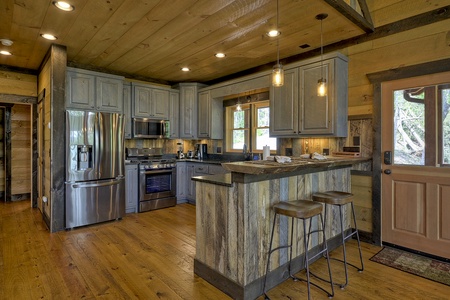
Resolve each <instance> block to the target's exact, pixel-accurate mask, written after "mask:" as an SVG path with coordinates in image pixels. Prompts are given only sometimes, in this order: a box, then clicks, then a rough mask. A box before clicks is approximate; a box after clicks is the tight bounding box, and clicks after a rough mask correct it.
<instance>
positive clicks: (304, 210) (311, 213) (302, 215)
mask: <svg viewBox="0 0 450 300" xmlns="http://www.w3.org/2000/svg"><path fill="white" fill-rule="evenodd" d="M272 208H273V210H274V212H275V217H274V219H273V226H272V235H271V237H270V245H269V255H268V258H267V266H266V274H265V277H264V286H263V292H264V296H265V299H268V300H270V298H269V296H267V293H266V292H267V291H266V282H267V273H268V272H269V265H270V256H271V255H272V253H273V252H274V251H277V250H280V249H283V248H290V255H289V265H288V271H289V277H290V278H292V279H294V281H299V280H302V281H306V282H307V286H308V299H310V285H311V284H312V285H314V286H315V287H317V288H319V289H320V290H322V291H324V292H325V293H326V294H327V295H328V297H330V298H332V297H333V296H334V286H333V279H332V277H331V267H330V260H329V255H328V246H327V239H326V237H325V228H324V227H325V226H324V225H325V223H324V221H323V218H322V209H323V206H322V204H319V203H315V202H313V201H309V200H297V201H289V202H279V203H277V204H275V205H274V206H273V207H272ZM278 215H284V216H287V217H291V218H292V222H291V223H292V224H291V242H290V244H289V245H282V246H278V247H277V248H275V249H272V243H273V235H274V231H275V225H276V220H277V216H278ZM315 216H318V217H319V218H320V225H321V228H322V229H317V230H313V231H311V223H312V222H311V221H312V218H313V217H315ZM294 219H301V220H302V221H303V236H304V239H303V242H304V247H305V268H306V280H304V279H302V278H298V277H296V276H294V275H293V274H292V273H291V262H292V243H293V238H294ZM306 220H310V223H309V229H308V233H306ZM320 232H321V233H322V235H323V247H322V250H321V251H320V252H319V253H317V254H315V255H314V256H312V257H309V254H308V245H309V239H310V236H311V235H312V234H313V233H317V234H319V233H320ZM319 255H326V256H325V257H326V259H327V264H328V273H329V275H330V281H327V280H324V281H326V282H329V283H330V285H331V294H330V293H329V292H328V291H326V290H325V289H324V288H322V287H320V286H319V285H317V284H315V283H313V282H310V272H309V263H310V261H312V260H314V259H315V258H316V257H318V256H319ZM311 275H313V274H312V273H311ZM316 277H317V276H316ZM319 279H320V278H319ZM322 280H323V279H322Z"/></svg>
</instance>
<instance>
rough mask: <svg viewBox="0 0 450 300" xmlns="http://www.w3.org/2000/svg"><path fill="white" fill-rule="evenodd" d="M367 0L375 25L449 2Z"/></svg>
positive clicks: (438, 0)
mask: <svg viewBox="0 0 450 300" xmlns="http://www.w3.org/2000/svg"><path fill="white" fill-rule="evenodd" d="M368 2H369V3H370V7H371V9H372V12H371V15H372V20H373V23H374V24H375V26H376V27H378V26H383V25H386V24H388V23H392V22H395V21H398V20H402V19H406V18H409V17H412V16H415V15H417V14H420V13H421V12H424V11H428V10H429V7H431V6H432V7H433V8H434V9H439V8H442V7H445V6H448V5H449V4H450V1H448V0H444V1H441V0H432V1H429V2H423V1H417V2H416V1H413V2H411V1H408V0H400V1H394V2H395V3H392V1H374V0H368ZM405 3H408V4H407V5H408V6H407V7H408V9H405Z"/></svg>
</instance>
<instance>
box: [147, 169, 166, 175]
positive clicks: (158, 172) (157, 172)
mask: <svg viewBox="0 0 450 300" xmlns="http://www.w3.org/2000/svg"><path fill="white" fill-rule="evenodd" d="M172 172H173V169H164V170H154V171H141V172H140V174H145V175H152V174H164V173H172Z"/></svg>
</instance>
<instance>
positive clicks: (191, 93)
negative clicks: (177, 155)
mask: <svg viewBox="0 0 450 300" xmlns="http://www.w3.org/2000/svg"><path fill="white" fill-rule="evenodd" d="M205 86H206V85H204V84H200V83H179V84H177V85H175V86H174V88H175V89H179V90H180V138H182V139H196V138H197V128H198V127H197V126H198V90H199V89H200V88H202V87H205Z"/></svg>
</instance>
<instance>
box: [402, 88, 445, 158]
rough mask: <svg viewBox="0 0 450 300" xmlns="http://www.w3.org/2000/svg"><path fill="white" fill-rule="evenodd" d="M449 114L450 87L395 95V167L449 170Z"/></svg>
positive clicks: (411, 89)
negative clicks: (445, 168)
mask: <svg viewBox="0 0 450 300" xmlns="http://www.w3.org/2000/svg"><path fill="white" fill-rule="evenodd" d="M449 111H450V84H441V85H433V86H426V87H415V88H409V89H405V90H396V91H394V128H395V130H394V141H395V143H394V163H395V164H399V165H416V166H435V165H436V164H440V165H446V166H450V116H449ZM436 120H437V122H436ZM436 127H437V128H436ZM436 155H437V156H436Z"/></svg>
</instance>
